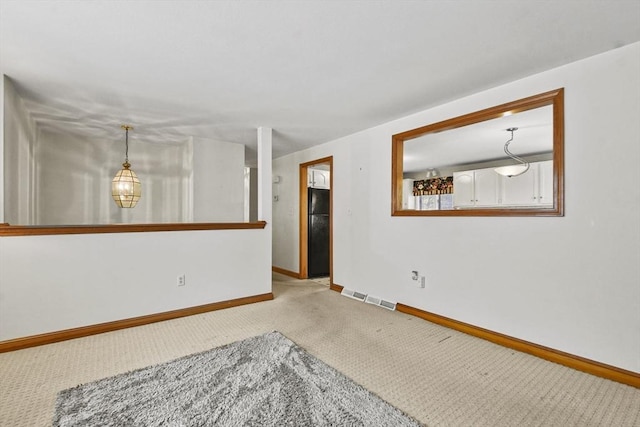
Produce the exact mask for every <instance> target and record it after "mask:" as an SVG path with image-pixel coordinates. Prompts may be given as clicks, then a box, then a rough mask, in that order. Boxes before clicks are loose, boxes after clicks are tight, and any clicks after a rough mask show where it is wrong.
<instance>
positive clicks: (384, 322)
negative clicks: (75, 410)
mask: <svg viewBox="0 0 640 427" xmlns="http://www.w3.org/2000/svg"><path fill="white" fill-rule="evenodd" d="M273 291H274V294H275V297H276V298H275V299H274V300H273V301H267V302H263V303H258V304H252V305H247V306H242V307H236V308H232V309H227V310H221V311H216V312H212V313H206V314H202V315H197V316H191V317H187V318H182V319H176V320H172V321H168V322H162V323H155V324H151V325H146V326H143V327H138V328H130V329H126V330H122V331H115V332H110V333H106V334H101V335H95V336H91V337H86V338H82V339H77V340H72V341H66V342H61V343H57V344H51V345H47V346H41V347H35V348H31V349H25V350H20V351H16V352H11V353H4V354H0V426H7V427H9V426H10V427H23V426H24V427H32V426H49V425H51V422H52V419H53V414H54V404H55V398H56V394H57V393H58V392H59V391H61V390H64V389H67V388H70V387H74V386H76V385H78V384H81V383H87V382H90V381H95V380H97V379H101V378H105V377H108V376H112V375H117V374H120V373H123V372H127V371H130V370H133V369H138V368H143V367H146V366H149V365H154V364H158V363H162V362H166V361H169V360H172V359H176V358H178V357H182V356H185V355H188V354H192V353H196V352H201V351H204V350H208V349H210V348H212V347H216V346H220V345H224V344H229V343H232V342H234V341H238V340H241V339H244V338H248V337H252V336H256V335H259V334H263V333H266V332H270V331H273V330H278V331H280V332H282V333H283V334H284V335H286V336H287V337H289V338H290V339H291V340H292V341H294V342H295V343H297V344H298V345H299V346H300V347H302V348H304V349H305V350H306V351H307V352H309V353H310V354H312V355H314V356H316V357H317V358H318V359H320V360H322V361H324V362H325V363H327V364H328V365H329V366H332V367H334V368H336V369H337V370H338V371H340V372H341V373H343V374H345V375H346V376H347V377H349V378H351V379H352V380H354V381H355V382H356V383H358V384H360V385H362V386H363V387H365V388H366V389H368V390H370V391H371V392H373V393H375V394H376V395H378V396H380V397H381V398H382V399H384V400H386V401H388V402H389V403H391V404H392V405H394V406H395V407H397V408H399V409H400V410H402V411H404V412H405V413H407V414H408V415H410V416H412V417H414V418H416V419H417V420H419V421H420V422H422V423H424V424H426V425H428V426H492V427H494V426H516V425H517V426H580V427H585V426H616V427H617V426H620V427H623V426H639V425H640V390H638V389H635V388H633V387H629V386H625V385H622V384H618V383H615V382H612V381H609V380H605V379H601V378H597V377H594V376H591V375H588V374H584V373H581V372H578V371H574V370H572V369H569V368H566V367H563V366H560V365H556V364H553V363H550V362H547V361H544V360H541V359H538V358H535V357H533V356H529V355H527V354H522V353H518V352H516V351H513V350H510V349H507V348H503V347H500V346H498V345H495V344H492V343H489V342H486V341H483V340H480V339H477V338H473V337H470V336H467V335H465V334H462V333H459V332H456V331H452V330H449V329H446V328H443V327H440V326H437V325H433V324H430V323H428V322H425V321H423V320H421V319H418V318H415V317H412V316H409V315H406V314H402V313H398V312H392V311H388V310H385V309H383V308H379V307H376V306H373V305H370V304H364V303H362V302H358V301H355V300H352V299H349V298H345V297H343V296H341V295H340V294H338V293H337V292H333V291H330V290H329V289H328V288H327V287H326V286H323V285H319V284H317V283H314V282H313V281H299V280H293V279H288V278H286V277H285V276H280V275H274V287H273Z"/></svg>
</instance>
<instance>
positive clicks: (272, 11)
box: [0, 0, 640, 160]
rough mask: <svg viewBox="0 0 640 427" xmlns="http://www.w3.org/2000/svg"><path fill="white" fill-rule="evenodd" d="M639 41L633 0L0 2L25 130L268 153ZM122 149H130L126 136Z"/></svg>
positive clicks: (0, 30)
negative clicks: (261, 135)
mask: <svg viewBox="0 0 640 427" xmlns="http://www.w3.org/2000/svg"><path fill="white" fill-rule="evenodd" d="M639 40H640V0H633V1H620V0H613V1H612V0H606V1H605V0H602V1H585V0H578V1H566V0H564V1H562V0H555V1H543V0H540V1H513V0H505V1H501V0H492V1H488V0H487V1H480V0H469V1H465V0H458V1H448V0H431V1H393V0H389V1H373V0H372V1H313V0H308V1H276V0H274V1H118V0H113V1H24V0H18V1H15V0H0V71H2V73H4V74H6V75H7V76H9V77H10V78H11V79H12V80H13V82H14V83H15V85H16V86H17V88H18V91H19V93H20V94H21V95H22V96H23V97H24V99H25V102H26V106H27V108H28V110H29V111H30V112H31V113H32V115H33V117H34V118H35V119H36V120H37V121H38V123H39V126H42V127H52V128H61V127H62V128H64V131H66V132H72V133H78V134H80V135H86V136H89V137H91V138H90V139H91V140H93V141H95V140H100V141H115V140H117V141H121V139H122V131H121V129H120V125H121V124H123V123H130V124H132V125H133V126H134V127H135V131H134V132H132V134H131V141H132V145H133V143H134V142H135V140H136V139H140V140H145V141H150V140H151V141H157V142H159V143H163V142H178V141H180V142H182V141H185V140H186V139H187V138H188V137H189V136H195V137H201V138H209V139H216V140H222V141H230V142H237V143H242V144H245V145H247V146H248V147H249V151H248V156H249V159H250V160H251V158H252V157H254V156H255V140H256V128H257V127H259V126H266V127H272V128H273V129H274V140H273V150H274V153H273V154H274V158H277V157H280V156H282V155H284V154H287V153H291V152H294V151H298V150H301V149H304V148H306V147H310V146H313V145H316V144H320V143H323V142H326V141H330V140H333V139H335V138H338V137H341V136H345V135H348V134H351V133H354V132H357V131H359V130H362V129H366V128H369V127H372V126H375V125H378V124H381V123H384V122H387V121H389V120H393V119H396V118H399V117H402V116H405V115H408V114H411V113H414V112H417V111H420V110H423V109H426V108H428V107H431V106H434V105H438V104H441V103H444V102H447V101H450V100H454V99H456V98H460V97H462V96H465V95H469V94H472V93H475V92H478V91H481V90H484V89H487V88H490V87H494V86H497V85H500V84H504V83H506V82H509V81H513V80H516V79H519V78H522V77H525V76H528V75H531V74H535V73H538V72H541V71H543V70H547V69H550V68H554V67H557V66H560V65H562V64H565V63H569V62H572V61H575V60H578V59H581V58H585V57H588V56H591V55H594V54H598V53H600V52H604V51H607V50H610V49H613V48H616V47H620V46H623V45H626V44H629V43H633V42H636V41H639ZM132 149H133V147H132Z"/></svg>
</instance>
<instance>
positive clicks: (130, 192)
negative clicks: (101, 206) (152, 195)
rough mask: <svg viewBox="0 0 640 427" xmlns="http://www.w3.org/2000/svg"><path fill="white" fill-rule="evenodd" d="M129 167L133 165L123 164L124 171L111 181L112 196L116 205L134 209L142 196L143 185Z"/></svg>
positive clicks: (120, 171) (119, 172)
mask: <svg viewBox="0 0 640 427" xmlns="http://www.w3.org/2000/svg"><path fill="white" fill-rule="evenodd" d="M129 167H131V165H130V164H129V163H128V162H125V163H123V164H122V169H121V170H119V171H118V173H117V174H116V176H115V177H114V178H113V181H111V196H112V197H113V200H115V202H116V205H118V206H119V207H121V208H132V207H134V206H135V205H136V203H138V200H140V196H141V194H142V184H140V180H139V179H138V176H137V175H136V173H135V172H134V171H132V170H131V169H129Z"/></svg>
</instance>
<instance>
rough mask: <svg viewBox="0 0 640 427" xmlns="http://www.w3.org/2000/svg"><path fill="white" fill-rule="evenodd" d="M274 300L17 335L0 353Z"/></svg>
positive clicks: (264, 298) (264, 296)
mask: <svg viewBox="0 0 640 427" xmlns="http://www.w3.org/2000/svg"><path fill="white" fill-rule="evenodd" d="M272 299H273V293H271V292H269V293H267V294H261V295H253V296H249V297H244V298H237V299H232V300H228V301H220V302H214V303H211V304H204V305H199V306H195V307H188V308H182V309H179V310H172V311H166V312H164V313H156V314H150V315H147V316H140V317H132V318H129V319H123V320H116V321H113V322H106V323H100V324H97V325H90V326H82V327H79V328H73V329H66V330H63V331H57V332H49V333H46V334H40V335H32V336H29V337H24V338H16V339H12V340H7V341H0V353H5V352H8V351H14V350H20V349H23V348H29V347H35V346H39V345H44V344H52V343H55V342H60V341H66V340H71V339H74V338H81V337H86V336H89V335H96V334H101V333H104V332H111V331H117V330H118V329H125V328H131V327H134V326H142V325H147V324H149V323H155V322H162V321H164V320H171V319H177V318H179V317H185V316H192V315H194V314H201V313H207V312H209V311H215V310H222V309H224V308H231V307H237V306H240V305H245V304H253V303H255V302H261V301H269V300H272Z"/></svg>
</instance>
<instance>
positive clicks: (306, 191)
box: [299, 156, 333, 283]
mask: <svg viewBox="0 0 640 427" xmlns="http://www.w3.org/2000/svg"><path fill="white" fill-rule="evenodd" d="M323 171H325V172H326V173H323ZM310 201H311V202H313V205H312V206H311V207H310V203H309V202H310ZM327 202H328V209H326V208H325V206H326V204H327ZM327 220H328V221H327ZM325 228H326V229H328V254H326V253H323V252H324V249H323V246H324V244H323V243H317V239H315V240H314V233H316V232H317V231H314V230H320V235H322V234H323V233H324V231H323V230H324V229H325ZM310 238H311V240H310ZM299 247H300V269H299V272H300V278H301V279H308V278H309V277H320V276H317V275H318V274H320V275H323V274H322V270H323V267H322V265H323V264H324V261H323V259H322V258H323V257H324V256H328V271H327V273H328V274H327V276H328V277H329V283H333V156H329V157H324V158H321V159H317V160H313V161H310V162H306V163H302V164H300V245H299ZM314 251H318V252H319V254H316V253H314Z"/></svg>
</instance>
